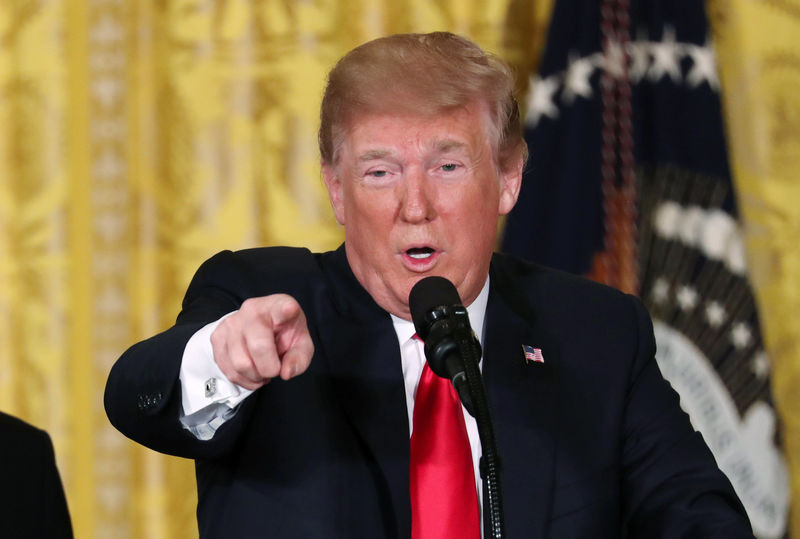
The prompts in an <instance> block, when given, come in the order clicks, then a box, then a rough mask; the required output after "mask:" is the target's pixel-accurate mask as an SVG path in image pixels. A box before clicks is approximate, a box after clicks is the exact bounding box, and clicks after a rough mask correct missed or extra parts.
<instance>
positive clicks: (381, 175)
mask: <svg viewBox="0 0 800 539" xmlns="http://www.w3.org/2000/svg"><path fill="white" fill-rule="evenodd" d="M386 174H388V172H387V171H385V170H370V171H369V172H367V176H372V177H373V178H384V177H385V176H386Z"/></svg>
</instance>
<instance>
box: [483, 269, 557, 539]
mask: <svg viewBox="0 0 800 539" xmlns="http://www.w3.org/2000/svg"><path fill="white" fill-rule="evenodd" d="M500 266H501V265H500V264H497V263H495V262H493V264H492V271H491V281H490V282H491V290H490V295H489V303H488V306H487V312H486V332H485V338H484V359H483V361H484V365H483V376H484V384H485V386H486V392H487V399H488V400H489V407H490V410H491V413H492V420H493V424H494V431H495V437H496V439H497V447H498V453H499V455H500V465H501V470H502V476H501V486H502V489H503V505H504V509H505V522H506V533H507V535H508V536H509V537H540V536H544V535H546V532H547V521H548V518H549V515H550V511H551V501H552V492H553V478H554V466H555V451H554V440H553V437H552V433H554V432H557V431H556V430H555V425H553V424H552V423H553V421H554V419H553V416H554V415H555V414H553V413H552V411H553V410H555V409H557V406H558V405H559V403H558V394H557V393H556V391H555V389H554V385H553V384H552V383H550V381H551V378H552V374H553V369H555V368H557V364H558V347H557V344H556V342H555V341H554V340H553V339H551V338H550V336H549V335H548V334H547V332H546V331H545V330H544V329H543V328H542V327H541V326H540V324H539V323H537V320H536V316H535V314H534V313H533V312H532V311H531V307H530V305H528V303H527V300H526V299H525V298H526V297H527V295H526V294H525V293H524V291H523V290H521V289H518V287H517V280H516V278H514V277H512V276H511V275H509V274H507V273H506V272H504V271H503V269H502V267H500ZM523 344H527V345H530V346H533V347H536V348H540V349H541V350H542V354H543V356H544V359H545V362H544V364H541V363H527V362H526V361H525V357H524V353H523V349H522V345H523ZM487 509H488V507H484V511H486V510H487ZM484 522H485V523H487V524H488V513H486V512H484ZM486 536H487V537H488V536H489V535H488V528H487V530H486Z"/></svg>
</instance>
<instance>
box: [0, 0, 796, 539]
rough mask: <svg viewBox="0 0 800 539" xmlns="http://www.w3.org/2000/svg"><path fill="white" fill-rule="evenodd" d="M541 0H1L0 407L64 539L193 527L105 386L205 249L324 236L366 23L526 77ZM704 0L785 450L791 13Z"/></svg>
mask: <svg viewBox="0 0 800 539" xmlns="http://www.w3.org/2000/svg"><path fill="white" fill-rule="evenodd" d="M552 1H553V0H538V1H537V0H460V1H459V0H438V1H434V0H353V1H339V2H337V1H334V0H327V1H326V0H305V1H295V0H61V1H57V0H4V1H3V2H2V3H0V409H2V410H4V411H6V412H9V413H12V414H14V415H17V416H20V417H22V418H23V419H26V420H28V421H29V422H31V423H33V424H35V425H37V426H39V427H41V428H44V429H46V430H47V431H48V432H49V433H50V435H51V436H52V438H53V441H54V444H55V448H56V453H57V457H58V464H59V468H60V470H61V474H62V478H63V480H64V483H65V487H66V492H67V498H68V502H69V506H70V511H71V514H72V518H73V526H74V528H75V532H76V537H80V538H88V537H99V538H147V539H158V538H181V537H196V536H197V528H196V523H195V516H194V510H195V504H196V495H195V482H194V473H193V466H192V463H191V462H190V461H186V460H182V459H177V458H172V457H167V456H163V455H160V454H157V453H155V452H152V451H149V450H147V449H144V448H141V447H139V446H137V445H135V444H133V443H131V442H129V441H127V440H126V439H125V438H124V437H123V436H122V435H121V434H119V433H117V432H116V431H115V430H114V429H113V428H112V427H111V426H110V425H109V423H108V421H107V419H106V417H105V413H104V411H103V406H102V393H103V388H104V384H105V379H106V376H107V373H108V371H109V369H110V367H111V365H112V364H113V362H114V360H115V359H116V358H117V357H118V356H119V354H120V353H121V352H122V351H123V350H124V349H125V348H127V346H129V345H130V344H131V343H133V342H135V341H136V340H139V339H141V338H143V337H146V336H149V335H152V334H154V333H156V332H158V331H160V330H162V329H164V328H166V327H168V326H169V325H170V324H171V323H172V321H173V320H174V317H175V315H176V314H177V312H178V309H179V305H180V300H181V298H182V294H183V292H184V290H185V287H186V285H187V284H188V281H189V279H190V278H191V276H192V274H193V272H194V270H195V269H196V268H197V266H198V265H199V263H200V262H201V261H202V260H204V259H205V258H207V257H208V256H210V255H211V254H213V253H215V252H216V251H218V250H220V249H224V248H232V249H236V248H243V247H250V246H256V245H273V244H288V245H305V246H308V247H310V248H312V249H316V250H319V249H328V248H332V247H335V246H336V245H337V244H338V243H339V242H340V241H341V239H342V233H341V230H340V229H339V227H338V226H337V225H336V223H335V221H334V220H333V217H332V213H331V211H330V208H329V204H328V200H327V196H326V194H325V192H324V188H323V185H322V182H321V179H320V177H319V166H318V157H317V148H316V129H317V123H318V118H317V114H318V106H319V100H320V97H321V93H322V89H323V86H324V83H325V74H326V72H327V71H328V69H329V68H330V67H331V66H332V65H333V63H334V62H335V61H336V60H337V59H338V58H339V57H340V56H341V55H342V54H343V53H344V52H346V51H347V50H349V49H350V48H352V47H353V46H355V45H357V44H359V43H361V42H363V41H366V40H368V39H371V38H374V37H377V36H380V35H385V34H389V33H395V32H406V31H432V30H451V31H455V32H458V33H462V34H465V35H467V36H470V37H472V38H473V39H475V40H476V41H477V42H479V43H480V44H481V45H483V46H484V47H486V48H488V49H489V50H492V51H495V52H497V53H500V54H501V55H503V56H505V57H506V58H508V59H509V60H510V61H511V62H512V63H513V64H514V65H515V66H518V68H519V71H520V73H522V74H523V75H524V76H523V81H522V85H523V86H524V84H525V81H524V79H525V77H527V74H528V73H531V72H532V71H533V70H534V68H535V66H536V62H537V59H538V57H539V53H540V50H541V47H542V44H543V42H544V38H545V35H546V27H547V23H548V18H549V13H550V9H551V5H552ZM709 1H710V4H709V6H710V7H711V12H712V22H714V30H715V38H716V39H717V46H718V58H719V59H720V60H721V64H722V65H721V72H722V73H721V74H722V81H723V98H724V99H725V104H726V106H727V107H728V111H730V113H729V114H728V115H727V118H728V127H729V130H730V135H731V144H730V146H731V150H732V154H733V169H734V172H735V173H736V176H737V178H736V180H737V187H738V188H739V189H740V190H741V193H742V195H740V202H741V204H742V206H743V209H744V215H745V218H746V219H747V230H748V232H749V233H750V240H751V241H750V244H749V247H750V255H751V257H750V260H751V267H752V268H754V269H755V270H756V277H757V281H756V285H757V288H758V290H757V292H758V294H759V299H760V300H761V309H762V311H761V312H762V321H763V322H764V324H765V326H766V334H767V339H768V343H769V344H770V346H771V353H772V356H773V357H774V358H775V366H774V368H775V375H776V381H775V387H776V395H777V399H778V403H779V405H780V406H781V407H782V410H783V411H784V421H785V423H786V427H787V428H786V439H787V444H788V447H789V449H790V453H791V454H790V461H796V460H797V458H798V457H800V425H799V424H798V421H800V398H798V397H797V395H796V393H797V392H796V391H794V392H793V391H792V388H793V387H796V382H797V379H798V377H800V344H799V343H798V336H797V333H798V328H799V327H800V325H799V324H798V322H797V321H795V317H794V316H793V315H794V313H797V312H798V311H799V309H798V307H800V292H799V290H800V284H798V278H800V254H798V253H797V248H796V245H797V244H798V239H800V223H798V220H799V219H800V217H799V215H800V214H799V213H798V211H797V210H796V208H797V207H798V205H799V204H798V203H800V189H799V188H798V187H797V185H798V184H797V182H796V181H793V180H794V177H793V174H794V173H796V172H795V171H798V170H800V142H799V141H798V139H799V138H800V135H798V133H799V132H800V122H799V121H798V118H800V84H799V83H800V75H799V74H798V73H800V72H798V66H800V58H799V56H798V55H800V47H798V46H797V45H796V40H795V41H794V42H793V41H792V40H791V37H792V36H796V35H798V33H800V32H798V30H800V21H799V20H798V13H800V3H798V0H761V1H756V0H709ZM756 15H757V17H756ZM775 28H779V29H780V31H776V30H775ZM793 393H794V394H793ZM792 457H794V458H792ZM794 464H795V467H796V466H797V464H796V463H794ZM795 475H796V476H797V474H795ZM795 492H796V493H797V492H798V489H797V488H795ZM795 498H798V496H795ZM0 526H1V524H0ZM798 537H800V534H798Z"/></svg>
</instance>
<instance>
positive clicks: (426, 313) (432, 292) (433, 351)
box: [408, 276, 481, 417]
mask: <svg viewBox="0 0 800 539" xmlns="http://www.w3.org/2000/svg"><path fill="white" fill-rule="evenodd" d="M408 306H409V310H410V311H411V319H412V320H413V322H414V329H416V331H417V336H418V337H419V338H420V339H422V340H423V341H424V342H425V358H426V359H427V360H428V365H429V366H430V368H431V370H432V371H433V372H434V374H436V375H438V376H441V377H442V378H447V379H449V380H450V381H451V382H452V384H453V387H455V389H456V392H457V393H458V396H459V398H460V399H461V403H462V404H463V405H464V408H466V409H467V412H469V414H470V415H471V416H473V417H475V409H474V406H473V402H472V394H471V392H470V389H469V384H468V382H467V375H466V366H465V358H464V353H465V352H466V353H469V354H470V355H471V357H472V358H474V361H475V362H476V363H477V361H478V359H479V358H480V354H481V345H480V343H479V342H478V339H477V337H475V333H474V332H473V331H472V328H471V327H470V324H469V315H468V314H467V309H466V308H465V307H464V306H463V305H462V304H461V298H460V297H459V296H458V290H456V287H455V286H454V285H453V283H451V282H450V281H449V280H447V279H445V278H444V277H435V276H433V277H425V278H424V279H421V280H420V281H419V282H417V284H415V285H414V287H413V288H412V289H411V293H410V294H409V296H408Z"/></svg>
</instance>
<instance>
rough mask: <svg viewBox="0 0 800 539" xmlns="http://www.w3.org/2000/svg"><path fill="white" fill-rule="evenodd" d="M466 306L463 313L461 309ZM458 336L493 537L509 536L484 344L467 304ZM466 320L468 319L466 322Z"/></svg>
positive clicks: (459, 319)
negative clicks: (485, 380) (482, 366)
mask: <svg viewBox="0 0 800 539" xmlns="http://www.w3.org/2000/svg"><path fill="white" fill-rule="evenodd" d="M462 309H463V312H460V311H461V310H462ZM454 314H455V315H456V316H455V317H454V318H455V319H456V320H455V322H456V323H455V326H456V328H455V338H456V342H457V345H458V350H459V353H460V355H461V357H462V358H463V360H464V374H465V375H466V378H467V385H468V387H469V393H470V396H471V400H472V403H471V404H472V408H473V409H474V414H473V415H474V416H475V421H476V423H477V424H478V436H479V437H480V440H481V452H482V454H483V456H482V457H481V460H480V472H481V479H482V480H483V491H484V492H485V493H486V498H487V500H488V502H489V523H490V527H491V536H490V537H491V538H492V539H503V537H505V531H504V525H503V522H504V519H503V500H502V496H501V494H500V492H501V489H500V458H499V456H498V454H497V444H496V442H495V437H494V429H493V428H492V420H491V417H490V415H489V405H488V403H487V401H486V391H485V390H484V387H483V378H482V377H481V372H480V369H479V368H478V361H479V360H480V353H481V352H480V344H479V343H478V341H477V339H476V338H475V334H474V333H473V332H472V329H471V328H470V326H469V317H468V316H467V311H466V309H464V308H463V307H461V309H456V312H455V313H454ZM465 320H466V322H465Z"/></svg>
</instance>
